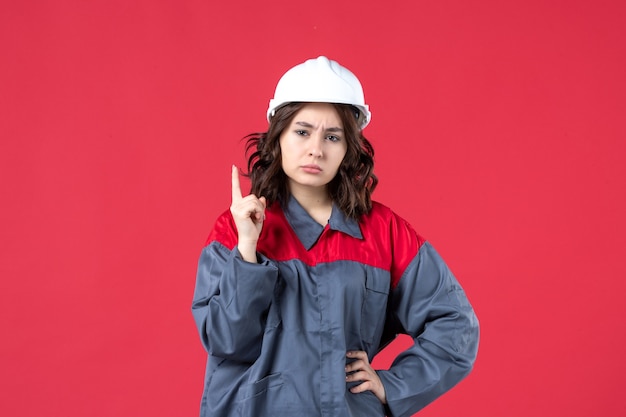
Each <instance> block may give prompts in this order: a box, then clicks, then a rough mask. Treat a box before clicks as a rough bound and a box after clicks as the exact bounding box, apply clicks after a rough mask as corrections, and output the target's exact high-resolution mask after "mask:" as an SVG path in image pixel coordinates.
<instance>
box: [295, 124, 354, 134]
mask: <svg viewBox="0 0 626 417" xmlns="http://www.w3.org/2000/svg"><path fill="white" fill-rule="evenodd" d="M294 124H296V125H298V126H302V127H306V128H308V129H313V127H314V126H313V125H312V124H310V123H307V122H295V123H294ZM326 132H343V129H342V128H340V127H329V128H328V129H326Z"/></svg>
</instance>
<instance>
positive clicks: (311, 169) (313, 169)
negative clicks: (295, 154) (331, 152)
mask: <svg viewBox="0 0 626 417" xmlns="http://www.w3.org/2000/svg"><path fill="white" fill-rule="evenodd" d="M300 168H302V170H303V171H304V172H306V173H309V174H319V173H320V172H322V168H320V167H319V165H315V164H308V165H302V166H301V167H300Z"/></svg>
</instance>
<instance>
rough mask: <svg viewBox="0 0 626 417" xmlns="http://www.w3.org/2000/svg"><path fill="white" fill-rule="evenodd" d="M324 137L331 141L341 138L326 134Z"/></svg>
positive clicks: (337, 140)
mask: <svg viewBox="0 0 626 417" xmlns="http://www.w3.org/2000/svg"><path fill="white" fill-rule="evenodd" d="M326 139H328V140H329V141H331V142H339V141H340V140H341V138H340V137H339V136H335V135H328V136H326Z"/></svg>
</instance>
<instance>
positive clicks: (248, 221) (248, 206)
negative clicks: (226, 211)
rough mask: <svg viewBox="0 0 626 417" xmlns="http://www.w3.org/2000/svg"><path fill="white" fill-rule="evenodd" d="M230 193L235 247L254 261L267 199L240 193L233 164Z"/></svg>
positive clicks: (237, 174)
mask: <svg viewBox="0 0 626 417" xmlns="http://www.w3.org/2000/svg"><path fill="white" fill-rule="evenodd" d="M232 193H233V198H232V202H231V205H230V212H231V213H232V215H233V219H234V220H235V225H236V226H237V234H238V242H237V248H238V249H239V252H240V253H241V256H242V257H243V259H244V260H246V261H248V262H256V261H257V257H256V244H257V241H258V240H259V236H260V235H261V229H262V228H263V220H265V207H266V206H267V201H266V200H265V197H261V198H257V197H256V196H255V195H253V194H250V195H248V196H246V197H243V196H242V195H241V186H240V184H239V170H238V169H237V167H236V166H235V165H233V168H232Z"/></svg>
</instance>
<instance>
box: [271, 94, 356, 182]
mask: <svg viewBox="0 0 626 417" xmlns="http://www.w3.org/2000/svg"><path fill="white" fill-rule="evenodd" d="M347 149H348V144H347V142H346V139H345V137H344V130H343V124H342V123H341V119H340V118H339V115H338V114H337V111H336V110H335V108H334V107H333V106H332V105H331V104H327V103H309V104H306V105H305V106H304V107H303V108H302V109H300V111H298V112H297V113H296V114H295V116H294V117H293V120H292V121H291V124H290V125H289V126H288V127H287V128H286V129H285V130H284V131H283V132H282V134H281V135H280V150H281V154H282V167H283V171H285V174H287V177H288V179H289V188H290V189H291V192H294V191H295V188H298V189H299V190H305V189H311V190H317V191H319V190H320V189H325V188H326V185H327V184H328V183H329V182H330V181H331V180H332V179H333V178H334V177H335V175H336V174H337V171H338V170H339V166H340V165H341V161H343V157H344V156H345V155H346V151H347Z"/></svg>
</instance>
